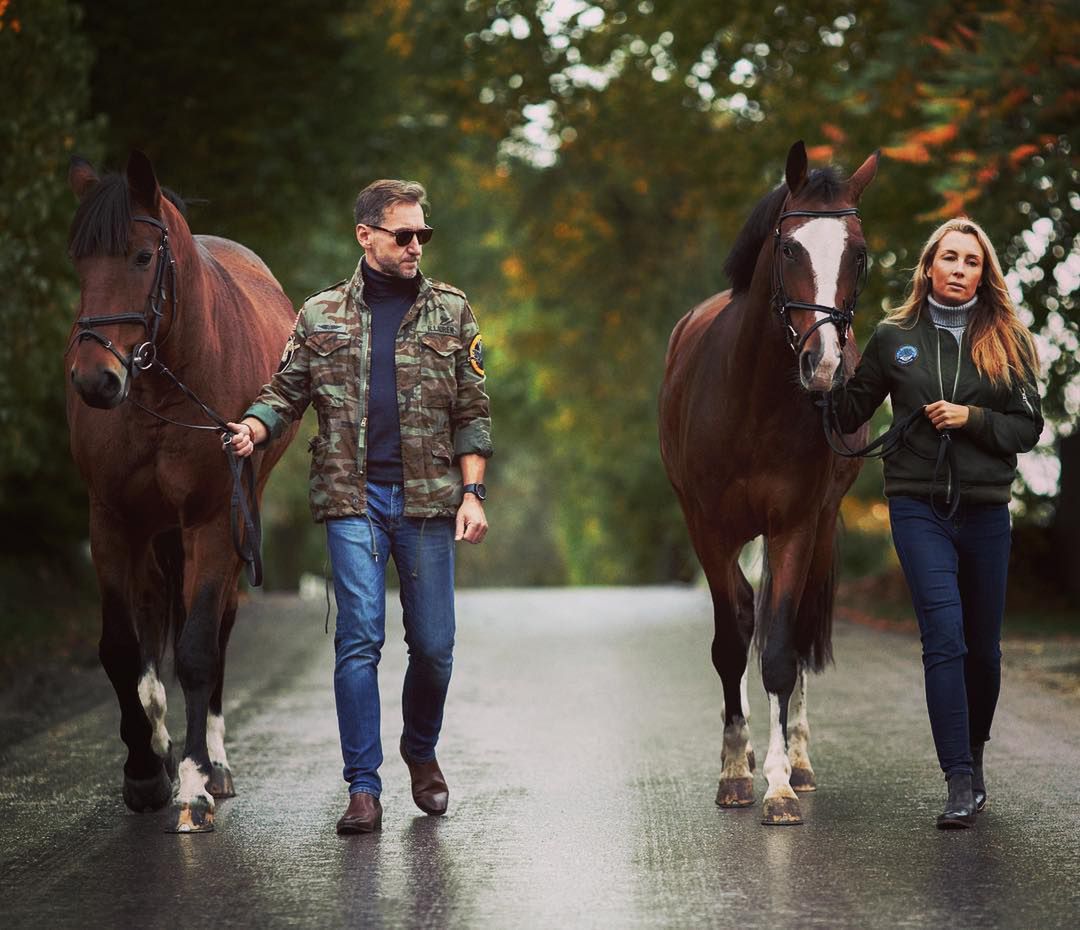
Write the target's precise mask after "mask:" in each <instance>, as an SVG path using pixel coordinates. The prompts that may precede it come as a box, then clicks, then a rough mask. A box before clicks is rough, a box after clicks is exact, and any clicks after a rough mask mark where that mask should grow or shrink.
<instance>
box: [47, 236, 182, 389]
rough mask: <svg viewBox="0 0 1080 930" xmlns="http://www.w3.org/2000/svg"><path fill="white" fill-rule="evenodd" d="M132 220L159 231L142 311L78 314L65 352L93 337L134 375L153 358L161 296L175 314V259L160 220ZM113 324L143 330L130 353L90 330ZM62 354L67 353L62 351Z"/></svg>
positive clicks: (162, 304)
mask: <svg viewBox="0 0 1080 930" xmlns="http://www.w3.org/2000/svg"><path fill="white" fill-rule="evenodd" d="M131 219H132V221H133V222H136V223H148V224H149V225H151V226H156V227H157V228H158V230H159V231H160V233H161V241H160V242H159V243H158V249H157V266H156V267H155V269H154V282H153V284H151V285H150V293H149V294H147V295H146V310H145V311H144V312H142V313H112V314H105V315H102V316H81V317H79V318H78V319H77V320H76V321H75V325H76V327H78V331H77V332H76V333H75V335H74V336H73V337H72V339H71V342H70V343H69V344H68V352H70V351H71V348H72V346H74V345H76V344H77V343H81V342H82V341H83V340H85V339H93V340H95V341H96V342H100V343H101V344H102V345H103V346H104V347H105V348H106V349H108V350H109V351H110V352H112V354H113V355H115V356H116V357H117V358H118V359H120V364H121V365H123V366H124V367H125V368H126V369H127V370H128V374H129V375H130V376H131V377H132V378H134V377H135V375H136V374H137V373H138V372H140V371H146V369H148V368H150V367H151V366H152V365H153V364H154V362H155V361H156V360H157V350H158V341H157V337H158V330H159V329H160V328H161V320H162V317H163V316H164V314H165V298H166V297H168V298H169V299H170V300H171V301H172V307H173V314H174V315H175V313H176V259H174V258H173V255H172V249H171V248H169V230H168V228H167V227H166V226H165V224H164V223H162V222H161V220H158V219H154V217H152V216H133V217H132V218H131ZM166 275H168V279H169V280H168V293H166V284H165V277H166ZM116 323H137V324H139V325H140V326H142V327H143V329H145V330H146V341H145V342H141V343H139V345H137V346H135V348H134V349H132V350H131V355H129V356H124V355H121V354H120V352H119V350H118V349H117V348H116V346H114V345H113V343H112V341H111V340H109V339H106V338H105V337H104V336H103V335H101V333H99V332H97V330H95V329H94V327H95V326H109V325H112V324H116ZM64 354H65V355H66V354H67V352H65V353H64Z"/></svg>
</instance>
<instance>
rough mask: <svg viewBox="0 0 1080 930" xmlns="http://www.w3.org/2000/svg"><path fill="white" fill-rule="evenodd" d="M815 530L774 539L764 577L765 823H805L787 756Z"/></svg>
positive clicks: (761, 609) (761, 626) (760, 620)
mask: <svg viewBox="0 0 1080 930" xmlns="http://www.w3.org/2000/svg"><path fill="white" fill-rule="evenodd" d="M813 536H814V533H813V530H812V529H811V530H809V531H806V530H802V531H799V532H795V533H790V534H786V535H784V536H777V537H770V538H769V540H768V546H767V550H768V551H767V554H766V563H765V564H766V569H767V571H766V575H765V579H764V584H763V585H762V590H761V595H760V598H759V616H758V621H757V622H758V631H759V633H758V635H759V646H760V648H761V680H762V683H763V684H764V685H765V691H766V692H767V693H768V696H769V749H768V752H767V753H766V756H765V778H766V779H767V780H768V782H769V787H768V790H767V791H766V792H765V798H764V801H763V804H762V821H761V822H762V823H763V824H766V825H789V824H799V823H802V822H803V819H802V810H801V808H800V805H799V799H798V797H797V796H796V794H795V791H794V789H793V788H792V785H791V762H790V761H789V759H788V715H789V711H790V709H791V696H792V693H793V692H794V691H795V688H796V684H797V682H798V677H799V667H800V661H799V654H798V650H797V648H796V645H795V619H796V614H797V612H798V604H799V601H800V599H801V597H802V592H803V588H804V586H805V584H806V576H807V572H808V570H809V565H810V559H811V555H812V551H813Z"/></svg>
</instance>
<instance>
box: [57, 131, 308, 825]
mask: <svg viewBox="0 0 1080 930" xmlns="http://www.w3.org/2000/svg"><path fill="white" fill-rule="evenodd" d="M68 179H69V182H70V184H71V188H72V190H73V191H74V192H75V195H76V197H77V198H78V200H79V206H78V209H77V211H76V213H75V218H74V220H73V222H72V226H71V232H70V236H69V250H70V253H71V257H72V260H73V262H74V265H75V269H76V271H77V273H78V276H79V284H80V292H81V293H80V301H79V318H78V319H77V320H76V323H75V326H74V327H73V330H72V340H71V343H70V345H69V347H68V352H67V354H66V356H65V360H66V364H67V365H68V377H67V417H68V424H69V427H70V430H71V450H72V454H73V456H74V458H75V461H76V463H77V465H78V467H79V470H80V472H81V474H82V477H83V480H84V481H85V482H86V486H87V488H88V491H89V498H90V544H91V551H92V554H93V560H94V566H95V569H96V572H97V576H98V584H99V588H100V591H101V612H102V633H101V643H100V657H101V663H102V665H103V666H104V668H105V671H106V673H107V674H108V676H109V679H110V681H111V682H112V684H113V688H114V689H115V691H116V696H117V699H118V701H119V704H120V735H121V738H122V739H123V741H124V743H125V744H126V745H127V750H128V755H127V760H126V762H125V763H124V780H123V797H124V801H125V802H126V804H127V805H128V807H130V808H131V809H132V810H135V811H145V810H156V809H159V808H161V807H164V806H165V805H166V804H167V803H169V801H170V798H171V799H172V802H173V809H172V812H171V819H170V825H169V829H170V830H172V831H175V832H205V831H209V830H212V829H213V822H214V798H215V797H216V798H223V797H231V796H232V795H233V793H234V789H233V779H232V773H231V771H230V769H229V764H228V760H227V758H226V754H225V743H224V736H225V722H224V717H223V715H222V687H223V681H224V673H225V650H226V646H227V644H228V641H229V634H230V632H231V630H232V627H233V623H234V621H235V619H236V607H237V581H238V578H239V573H240V570H241V567H242V562H241V559H240V557H239V556H238V555H237V553H236V551H235V549H234V541H233V534H232V530H231V527H230V500H231V495H232V490H233V482H232V475H231V473H230V470H229V468H228V467H227V463H226V460H225V458H224V456H223V455H222V451H221V438H220V435H219V431H218V430H217V428H216V427H214V426H212V425H211V424H210V423H209V421H208V418H207V416H206V415H205V414H204V413H203V412H202V411H200V408H199V407H198V405H197V404H196V403H195V402H194V401H193V400H192V397H191V396H189V395H188V394H186V393H185V392H184V390H183V389H181V388H180V387H179V386H178V385H177V383H176V381H179V382H180V383H182V384H183V385H184V387H185V388H186V389H187V390H188V391H189V392H190V394H191V395H194V396H195V397H197V398H198V399H199V400H200V401H201V402H202V403H203V404H205V405H206V407H207V408H209V409H210V410H212V411H220V413H221V414H222V415H224V416H226V417H235V416H237V415H238V414H239V413H240V412H241V411H242V410H243V409H244V407H245V406H246V404H247V402H248V401H249V400H250V399H251V398H252V397H254V396H255V394H256V393H257V392H258V390H259V388H260V387H261V385H263V384H264V383H265V382H266V381H267V380H268V379H269V377H270V375H271V374H272V373H273V371H274V368H275V366H276V364H277V362H278V359H279V357H280V354H281V350H282V347H283V346H284V345H285V343H286V341H287V339H288V337H289V333H290V331H291V329H292V325H293V319H294V315H293V310H292V306H291V304H290V302H289V300H288V298H287V297H286V296H285V294H284V293H283V292H282V290H281V286H280V285H279V284H278V282H277V281H276V280H275V279H274V276H273V275H272V274H271V273H270V271H269V269H267V267H266V265H264V264H263V262H262V261H261V260H260V259H259V258H258V256H256V255H255V254H254V253H253V252H251V251H250V250H248V249H246V248H245V247H243V246H241V245H239V244H237V243H235V242H230V241H228V240H226V239H219V238H216V237H213V236H193V235H192V234H191V231H190V230H189V228H188V225H187V222H186V220H185V219H184V216H183V214H182V212H181V209H180V208H179V206H178V204H179V200H178V199H176V198H173V197H172V196H171V195H169V196H167V195H165V194H163V192H162V190H161V188H160V186H159V185H158V181H157V178H156V177H155V175H154V169H153V167H152V165H151V164H150V161H149V159H148V158H147V157H146V156H145V155H143V154H141V153H138V152H136V153H133V154H132V156H131V158H130V159H129V161H128V164H127V168H126V171H125V172H124V173H123V174H114V175H106V176H104V177H102V178H99V177H98V175H97V174H96V173H95V171H94V169H93V167H92V166H91V165H90V164H89V163H88V162H86V161H83V160H82V159H78V158H75V159H72V163H71V168H70V171H69V175H68ZM170 372H171V373H172V376H173V377H174V378H175V379H176V381H174V380H173V379H172V378H170V377H168V376H167V375H168V374H169V373H170ZM192 427H197V428H192ZM289 438H291V436H290V437H289ZM286 445H287V443H286V442H281V443H275V444H274V445H273V446H272V447H271V449H270V450H269V451H267V452H263V453H259V461H257V462H255V463H254V468H255V471H254V475H255V488H256V497H259V496H261V493H262V489H263V487H264V485H265V483H266V479H267V477H268V475H269V473H270V470H271V468H272V467H273V466H274V464H275V462H276V461H277V459H278V458H279V457H280V456H281V454H282V452H283V451H284V449H285V447H286ZM170 632H171V634H172V635H171V638H172V640H173V654H174V659H175V667H176V673H177V677H178V678H179V680H180V685H181V687H182V688H183V691H184V699H185V703H186V712H187V735H186V740H185V745H184V752H183V757H182V760H181V762H180V764H179V766H177V765H176V762H175V755H174V752H173V746H172V740H171V739H170V737H169V732H168V729H167V728H166V725H165V688H164V685H163V683H162V680H161V675H160V664H161V662H162V659H163V657H164V653H165V650H166V646H167V645H168V641H169V639H170ZM174 780H175V781H176V784H175V787H174V784H173V782H174Z"/></svg>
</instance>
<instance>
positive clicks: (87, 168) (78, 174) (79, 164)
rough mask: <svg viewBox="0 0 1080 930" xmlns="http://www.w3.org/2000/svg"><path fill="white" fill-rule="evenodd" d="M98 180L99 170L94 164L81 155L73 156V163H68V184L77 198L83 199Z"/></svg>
mask: <svg viewBox="0 0 1080 930" xmlns="http://www.w3.org/2000/svg"><path fill="white" fill-rule="evenodd" d="M97 182H98V176H97V172H96V171H95V170H94V166H93V165H91V164H90V162H88V161H87V160H86V159H85V158H82V157H80V156H79V155H72V156H71V164H69V165H68V184H69V185H70V186H71V190H72V192H73V193H74V194H75V197H76V199H78V200H82V199H83V197H85V196H86V195H87V194H89V193H90V191H91V190H92V189H93V187H94V185H95V184H97Z"/></svg>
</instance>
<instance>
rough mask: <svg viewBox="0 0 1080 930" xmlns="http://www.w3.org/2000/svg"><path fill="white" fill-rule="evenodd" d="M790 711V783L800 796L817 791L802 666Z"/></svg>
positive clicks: (792, 695)
mask: <svg viewBox="0 0 1080 930" xmlns="http://www.w3.org/2000/svg"><path fill="white" fill-rule="evenodd" d="M788 710H789V712H790V714H791V723H790V725H789V728H788V761H789V762H790V763H791V775H790V776H789V779H788V780H789V783H790V784H791V787H792V788H793V789H795V791H797V792H798V793H799V794H803V793H805V792H808V791H816V790H817V782H816V781H815V779H814V767H813V766H812V765H811V764H810V752H809V749H810V722H809V720H808V719H807V716H806V667H805V666H803V665H801V664H800V666H799V679H798V681H796V683H795V690H794V691H793V692H792V693H791V704H790V705H789V707H788Z"/></svg>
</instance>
